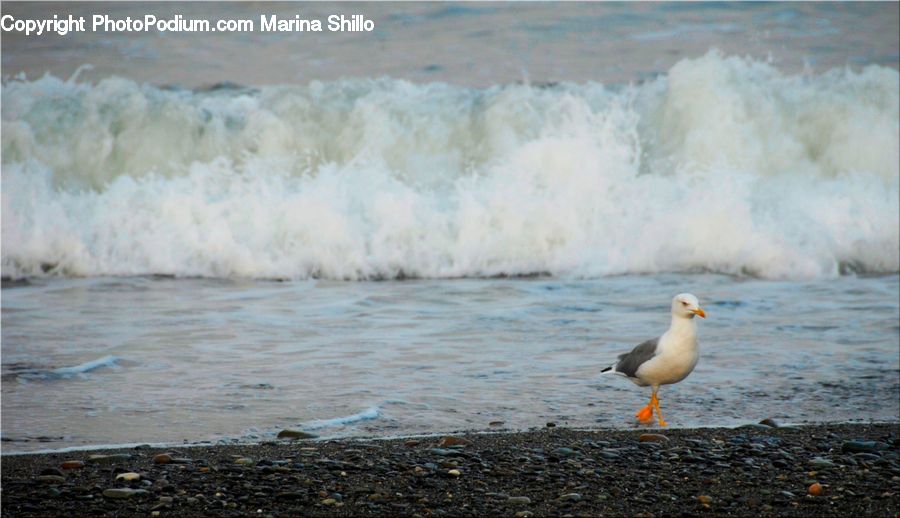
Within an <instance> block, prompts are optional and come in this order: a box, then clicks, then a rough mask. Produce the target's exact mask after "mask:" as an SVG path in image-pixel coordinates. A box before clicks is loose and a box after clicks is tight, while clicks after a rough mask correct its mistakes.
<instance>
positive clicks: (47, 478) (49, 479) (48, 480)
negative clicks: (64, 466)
mask: <svg viewBox="0 0 900 518" xmlns="http://www.w3.org/2000/svg"><path fill="white" fill-rule="evenodd" d="M37 480H38V482H43V483H44V484H62V483H63V482H65V481H66V477H61V476H59V475H40V476H38V477H37Z"/></svg>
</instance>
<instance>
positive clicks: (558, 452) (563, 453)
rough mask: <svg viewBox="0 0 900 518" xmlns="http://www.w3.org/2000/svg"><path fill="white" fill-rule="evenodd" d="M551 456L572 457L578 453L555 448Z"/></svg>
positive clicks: (567, 449) (569, 449)
mask: <svg viewBox="0 0 900 518" xmlns="http://www.w3.org/2000/svg"><path fill="white" fill-rule="evenodd" d="M553 454H554V455H556V456H558V457H573V456H575V455H577V454H578V453H577V452H576V451H575V450H573V449H572V448H556V449H555V450H553Z"/></svg>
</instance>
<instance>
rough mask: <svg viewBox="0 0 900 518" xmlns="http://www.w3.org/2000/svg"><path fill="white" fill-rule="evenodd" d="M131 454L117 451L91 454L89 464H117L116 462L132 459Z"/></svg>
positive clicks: (88, 459)
mask: <svg viewBox="0 0 900 518" xmlns="http://www.w3.org/2000/svg"><path fill="white" fill-rule="evenodd" d="M130 459H131V455H130V454H128V453H117V454H114V455H91V456H90V457H88V458H87V461H88V464H115V463H116V462H124V461H126V460H130Z"/></svg>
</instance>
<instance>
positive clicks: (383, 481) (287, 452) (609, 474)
mask: <svg viewBox="0 0 900 518" xmlns="http://www.w3.org/2000/svg"><path fill="white" fill-rule="evenodd" d="M651 432H656V431H655V430H653V431H647V430H634V431H609V430H589V431H585V430H574V429H568V428H560V427H555V426H549V424H548V427H547V428H544V429H538V430H531V431H525V432H509V433H492V434H464V435H458V436H436V437H426V438H410V439H392V440H368V439H367V440H339V441H315V440H312V441H311V440H300V441H279V442H269V443H262V444H257V445H241V446H238V445H235V446H204V447H184V448H174V449H160V448H153V447H149V446H145V447H137V448H134V449H117V450H108V451H90V452H68V453H52V454H35V455H20V456H4V457H3V459H2V461H3V465H2V467H3V470H2V515H3V516H4V517H5V516H17V517H18V516H63V515H65V516H71V515H73V514H81V515H100V514H104V515H111V516H113V515H114V516H188V515H191V516H248V515H253V516H423V517H424V516H516V517H527V516H601V515H603V516H622V515H628V516H645V517H646V516H701V515H708V514H715V515H726V516H746V515H762V516H897V514H898V512H900V434H898V432H900V424H897V423H890V424H824V425H809V426H802V427H770V426H765V425H748V426H744V427H739V428H703V429H678V430H663V431H659V432H658V433H661V434H662V436H659V435H655V434H652V433H651ZM161 454H168V455H167V456H162V457H160V455H161ZM72 461H75V462H74V465H78V463H79V462H84V466H83V467H77V468H74V469H64V468H63V466H64V465H65V466H69V464H64V463H66V462H72ZM160 461H164V463H160ZM124 473H136V474H137V475H129V476H123V474H124ZM138 477H139V478H138ZM127 478H136V479H135V480H131V481H128V480H126V479H127ZM811 493H816V494H815V495H814V494H811Z"/></svg>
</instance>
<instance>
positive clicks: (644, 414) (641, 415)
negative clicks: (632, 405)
mask: <svg viewBox="0 0 900 518" xmlns="http://www.w3.org/2000/svg"><path fill="white" fill-rule="evenodd" d="M634 416H635V417H637V418H638V421H640V422H641V423H644V424H647V423H649V422H650V420H651V419H653V398H652V397H651V398H650V402H649V403H647V406H645V407H644V408H642V409H640V410H638V413H637V414H635V415H634Z"/></svg>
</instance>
